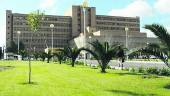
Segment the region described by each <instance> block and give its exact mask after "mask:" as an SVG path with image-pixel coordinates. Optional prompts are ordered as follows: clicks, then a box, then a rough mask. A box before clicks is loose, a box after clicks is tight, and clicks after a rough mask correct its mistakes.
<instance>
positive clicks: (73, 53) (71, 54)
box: [61, 46, 84, 67]
mask: <svg viewBox="0 0 170 96" xmlns="http://www.w3.org/2000/svg"><path fill="white" fill-rule="evenodd" d="M83 49H84V48H80V49H78V48H71V47H68V46H67V47H65V48H64V49H63V50H61V51H62V52H64V54H65V56H67V57H68V58H70V59H71V61H72V62H71V65H72V67H74V64H75V61H76V58H77V57H78V55H79V54H80V52H81V51H82V50H83Z"/></svg>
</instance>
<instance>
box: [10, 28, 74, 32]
mask: <svg viewBox="0 0 170 96" xmlns="http://www.w3.org/2000/svg"><path fill="white" fill-rule="evenodd" d="M52 30H53V31H54V32H71V31H72V29H68V28H67V29H64V28H53V29H52V28H41V29H38V32H44V31H46V32H51V31H52ZM13 31H29V32H31V29H30V28H29V27H27V28H23V27H14V29H13Z"/></svg>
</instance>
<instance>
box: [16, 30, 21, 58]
mask: <svg viewBox="0 0 170 96" xmlns="http://www.w3.org/2000/svg"><path fill="white" fill-rule="evenodd" d="M17 34H18V55H19V39H20V34H21V31H17Z"/></svg>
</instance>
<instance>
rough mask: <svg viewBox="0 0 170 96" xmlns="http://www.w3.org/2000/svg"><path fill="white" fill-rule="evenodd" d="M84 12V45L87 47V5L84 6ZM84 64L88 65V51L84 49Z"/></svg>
mask: <svg viewBox="0 0 170 96" xmlns="http://www.w3.org/2000/svg"><path fill="white" fill-rule="evenodd" d="M83 14H84V47H86V6H83ZM84 65H86V52H85V51H84Z"/></svg>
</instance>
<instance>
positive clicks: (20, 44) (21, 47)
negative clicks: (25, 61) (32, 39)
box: [19, 41, 25, 50]
mask: <svg viewBox="0 0 170 96" xmlns="http://www.w3.org/2000/svg"><path fill="white" fill-rule="evenodd" d="M19 50H25V45H24V43H23V42H22V41H20V42H19Z"/></svg>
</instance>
